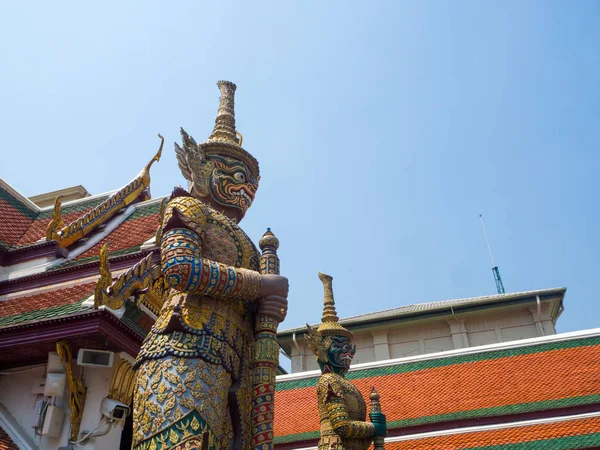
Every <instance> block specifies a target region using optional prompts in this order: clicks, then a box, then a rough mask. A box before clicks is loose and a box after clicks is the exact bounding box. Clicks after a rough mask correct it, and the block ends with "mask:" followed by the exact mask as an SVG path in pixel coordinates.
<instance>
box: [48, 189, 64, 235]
mask: <svg viewBox="0 0 600 450" xmlns="http://www.w3.org/2000/svg"><path fill="white" fill-rule="evenodd" d="M61 200H62V195H59V196H58V197H56V200H55V201H54V211H53V212H52V221H51V222H50V223H49V224H48V228H47V229H46V240H47V241H52V240H58V239H60V237H59V235H58V232H59V230H61V229H62V227H63V226H64V223H63V220H62V212H61V210H60V208H61V206H62V201H61Z"/></svg>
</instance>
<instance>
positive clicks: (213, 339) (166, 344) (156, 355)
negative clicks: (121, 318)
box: [134, 330, 245, 380]
mask: <svg viewBox="0 0 600 450" xmlns="http://www.w3.org/2000/svg"><path fill="white" fill-rule="evenodd" d="M243 341H245V339H243V338H240V339H239V341H237V342H236V345H235V347H234V346H232V345H230V344H229V343H228V342H226V341H225V340H223V339H222V338H219V337H217V336H214V335H212V334H211V333H209V332H207V331H206V330H194V333H186V332H181V331H175V332H172V333H167V334H160V333H156V332H151V333H150V334H149V335H148V336H147V337H146V340H145V341H144V344H143V345H142V348H141V350H140V353H139V355H138V357H137V359H136V362H135V365H134V366H135V368H136V369H137V368H138V367H139V366H140V365H141V364H142V363H143V362H144V361H147V360H152V359H161V358H164V357H167V356H173V357H179V358H201V359H203V360H204V361H206V362H208V363H211V364H215V365H220V366H222V367H223V368H224V369H225V370H226V371H227V372H228V373H229V374H231V376H232V378H233V379H235V380H237V379H239V378H240V374H241V369H242V367H241V365H242V364H241V362H242V357H241V354H242V352H241V349H242V348H244V346H245V342H243ZM236 347H238V348H236Z"/></svg>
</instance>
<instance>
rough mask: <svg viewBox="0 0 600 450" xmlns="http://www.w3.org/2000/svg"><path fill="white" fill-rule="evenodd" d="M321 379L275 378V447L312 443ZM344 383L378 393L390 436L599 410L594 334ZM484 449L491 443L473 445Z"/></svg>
mask: <svg viewBox="0 0 600 450" xmlns="http://www.w3.org/2000/svg"><path fill="white" fill-rule="evenodd" d="M574 368H577V369H576V370H574ZM319 376H320V372H318V371H311V372H304V373H299V374H292V375H287V376H281V377H278V379H277V391H276V396H275V404H276V410H277V414H276V416H275V435H276V436H277V438H276V442H277V443H278V444H280V445H281V446H283V447H285V446H286V444H288V445H289V446H293V447H294V448H298V447H307V446H310V445H311V444H313V445H314V443H315V442H316V440H317V439H318V437H319V431H318V430H319V418H318V415H317V414H315V412H316V411H317V394H316V384H317V381H318V378H319ZM347 379H349V380H351V381H352V383H354V385H355V386H356V387H357V388H358V389H359V390H360V391H361V393H362V394H363V396H364V397H365V398H367V399H368V398H369V397H368V396H369V392H370V390H371V388H372V387H373V386H375V387H376V389H377V390H378V391H379V393H380V394H381V408H382V412H384V413H385V414H386V416H387V423H388V432H389V435H390V436H395V435H400V434H413V433H422V432H425V431H432V430H445V429H452V428H456V427H457V426H467V425H469V424H473V423H477V424H479V425H482V424H486V423H502V422H514V421H515V417H521V418H523V420H525V419H531V418H535V417H536V414H547V413H548V411H554V413H553V414H555V415H560V414H566V413H567V412H568V413H570V414H572V413H573V411H580V410H583V409H585V408H586V407H587V406H589V405H592V404H600V389H599V386H598V380H599V379H600V329H596V330H590V331H587V332H577V333H568V334H562V335H553V336H546V337H541V338H534V339H525V340H522V341H513V342H509V343H501V344H492V345H486V346H480V347H472V348H468V349H460V350H451V351H447V352H443V353H437V354H428V355H419V356H415V357H408V358H399V359H395V360H388V361H383V362H377V363H367V364H359V365H356V366H355V367H353V368H352V369H351V370H350V372H349V373H348V375H347ZM580 412H581V411H580ZM482 436H483V435H482ZM521 437H522V436H521ZM515 439H521V438H519V437H518V436H517V438H515ZM484 440H485V439H484ZM469 442H470V441H469ZM469 442H466V441H462V443H461V445H460V448H467V447H469V445H466V444H468V443H469ZM486 442H487V444H489V443H490V442H492V441H485V442H483V441H482V442H476V443H475V444H477V445H478V446H481V445H480V444H485V443H486ZM519 442H521V441H519ZM398 445H399V446H398V447H397V448H402V449H404V448H417V446H414V447H410V446H408V447H407V446H402V445H405V444H398ZM406 445H408V444H406ZM394 448H395V447H394ZM418 448H437V447H427V446H424V447H418ZM439 448H459V447H454V446H448V447H439ZM540 448H542V447H540ZM543 448H549V447H543ZM552 448H554V447H552Z"/></svg>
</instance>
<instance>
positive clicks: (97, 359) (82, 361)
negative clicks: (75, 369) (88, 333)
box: [77, 348, 115, 367]
mask: <svg viewBox="0 0 600 450" xmlns="http://www.w3.org/2000/svg"><path fill="white" fill-rule="evenodd" d="M114 359H115V354H114V352H107V351H105V350H92V349H89V348H81V349H79V353H78V354H77V365H79V366H91V367H112V365H113V361H114Z"/></svg>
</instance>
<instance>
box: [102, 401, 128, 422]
mask: <svg viewBox="0 0 600 450" xmlns="http://www.w3.org/2000/svg"><path fill="white" fill-rule="evenodd" d="M100 412H101V413H102V415H103V416H104V417H106V419H107V420H108V421H109V422H122V421H124V420H125V418H126V417H127V416H128V415H129V412H130V410H129V406H127V405H125V404H124V403H121V402H118V401H117V400H113V399H112V398H109V397H106V398H104V399H103V400H102V403H101V404H100Z"/></svg>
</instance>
